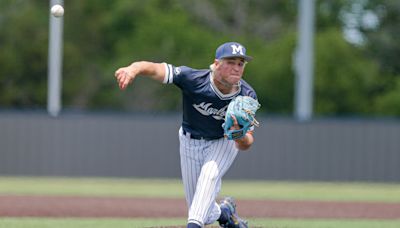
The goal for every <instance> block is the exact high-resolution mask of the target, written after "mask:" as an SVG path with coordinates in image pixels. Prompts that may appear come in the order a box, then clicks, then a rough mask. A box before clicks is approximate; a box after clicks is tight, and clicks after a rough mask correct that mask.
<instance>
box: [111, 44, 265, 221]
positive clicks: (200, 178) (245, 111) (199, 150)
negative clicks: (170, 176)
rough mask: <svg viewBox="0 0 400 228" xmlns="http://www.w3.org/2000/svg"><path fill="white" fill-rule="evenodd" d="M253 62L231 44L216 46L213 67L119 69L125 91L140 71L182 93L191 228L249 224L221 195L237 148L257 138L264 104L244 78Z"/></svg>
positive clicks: (150, 65)
mask: <svg viewBox="0 0 400 228" xmlns="http://www.w3.org/2000/svg"><path fill="white" fill-rule="evenodd" d="M251 60H252V57H250V56H248V55H247V54H246V48H245V47H244V46H243V45H241V44H240V43H237V42H227V43H224V44H222V45H221V46H219V47H218V48H217V50H216V53H215V59H214V61H213V63H212V64H211V65H210V69H202V70H198V69H193V68H190V67H187V66H179V67H177V66H174V65H171V64H168V63H153V62H146V61H140V62H134V63H132V64H130V65H129V66H126V67H122V68H120V69H118V70H117V71H116V72H115V77H116V79H117V82H118V84H119V87H120V89H122V90H123V89H125V88H126V87H127V86H128V85H129V84H130V83H132V82H133V81H134V79H135V78H136V77H137V76H139V75H141V76H145V77H150V78H152V79H154V80H156V81H159V82H161V83H164V84H175V85H176V86H178V87H179V88H180V89H181V91H182V102H183V118H182V126H181V128H180V129H179V142H180V160H181V171H182V180H183V184H184V188H185V197H186V202H187V206H188V223H187V227H188V228H199V227H204V226H205V225H208V224H212V223H214V222H216V221H218V222H219V224H220V226H221V227H239V228H243V227H248V226H247V222H246V221H245V220H243V219H241V218H240V217H239V216H238V214H237V212H236V204H235V202H234V200H233V199H232V198H230V197H227V198H224V199H223V200H222V201H221V202H220V203H217V202H216V199H217V196H218V193H219V191H220V188H221V180H222V177H223V176H224V174H225V173H226V172H227V170H228V169H229V167H230V166H231V165H232V163H233V161H234V160H235V158H236V155H237V153H238V151H239V150H247V149H249V148H250V146H251V145H252V144H253V142H254V137H253V130H254V126H257V125H258V122H257V121H256V120H255V112H256V111H257V109H258V108H259V106H260V105H259V103H258V102H257V95H256V92H255V91H254V89H253V88H252V87H251V86H250V85H249V84H248V83H246V82H245V81H244V80H243V79H242V76H243V72H244V69H245V66H246V64H247V63H248V62H249V61H251Z"/></svg>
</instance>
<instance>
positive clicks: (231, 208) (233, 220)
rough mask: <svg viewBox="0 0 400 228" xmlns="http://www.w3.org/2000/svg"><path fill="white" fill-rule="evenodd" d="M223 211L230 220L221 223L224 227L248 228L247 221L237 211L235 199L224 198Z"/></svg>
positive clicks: (221, 206)
mask: <svg viewBox="0 0 400 228" xmlns="http://www.w3.org/2000/svg"><path fill="white" fill-rule="evenodd" d="M219 206H220V208H221V213H223V214H224V215H225V216H226V218H228V221H226V222H225V223H221V222H220V223H219V225H220V226H221V227H224V228H248V225H247V221H246V220H244V219H242V218H240V217H239V216H238V214H237V212H236V204H235V201H234V200H233V199H232V198H231V197H226V198H224V199H223V200H222V201H221V203H220V205H219Z"/></svg>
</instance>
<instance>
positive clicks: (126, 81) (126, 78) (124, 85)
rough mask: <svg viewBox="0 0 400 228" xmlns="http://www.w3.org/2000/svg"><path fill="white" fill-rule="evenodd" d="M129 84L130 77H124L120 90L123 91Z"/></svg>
mask: <svg viewBox="0 0 400 228" xmlns="http://www.w3.org/2000/svg"><path fill="white" fill-rule="evenodd" d="M130 82H131V77H128V76H125V78H124V80H123V81H122V87H121V89H125V88H126V87H127V86H128V85H129V83H130Z"/></svg>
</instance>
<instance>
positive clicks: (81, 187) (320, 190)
mask: <svg viewBox="0 0 400 228" xmlns="http://www.w3.org/2000/svg"><path fill="white" fill-rule="evenodd" d="M0 194H1V195H7V194H12V195H66V196H69V195H73V196H113V197H119V196H120V197H164V198H183V197H184V193H183V186H182V183H181V181H180V180H177V179H117V178H115V179H114V178H62V177H57V178H56V177H53V178H38V177H0ZM220 195H221V196H222V195H232V196H235V198H241V199H275V200H322V201H364V202H400V184H382V183H339V182H338V183H336V182H326V183H325V182H277V181H232V180H225V181H223V185H222V190H221V193H220Z"/></svg>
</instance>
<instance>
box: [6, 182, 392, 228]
mask: <svg viewBox="0 0 400 228" xmlns="http://www.w3.org/2000/svg"><path fill="white" fill-rule="evenodd" d="M0 195H59V196H69V195H74V196H114V197H169V198H183V187H182V185H181V182H180V180H165V179H111V178H55V177H54V178H36V177H35V178H33V177H18V178H16V177H0ZM221 195H233V196H235V197H236V198H241V199H288V200H326V201H371V202H400V185H399V184H375V183H322V182H309V183H304V182H268V181H228V180H227V181H224V184H223V186H222V191H221ZM250 222H251V225H252V226H255V227H267V228H268V227H269V228H306V227H307V228H335V227H340V228H361V227H362V228H380V227H382V228H395V227H396V228H397V227H400V220H349V219H348V220H321V219H290V220H286V219H285V220H283V219H267V218H266V219H262V218H252V219H250ZM183 224H185V218H175V219H171V218H165V219H163V218H154V219H144V218H143V219H97V218H96V219H92V218H88V219H82V218H0V228H3V227H7V228H19V227H21V228H22V227H24V228H25V227H38V228H39V227H40V228H42V227H45V228H46V227H57V228H66V227H74V228H87V227H96V228H111V227H112V228H115V227H122V228H124V227H154V226H168V225H183Z"/></svg>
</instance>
